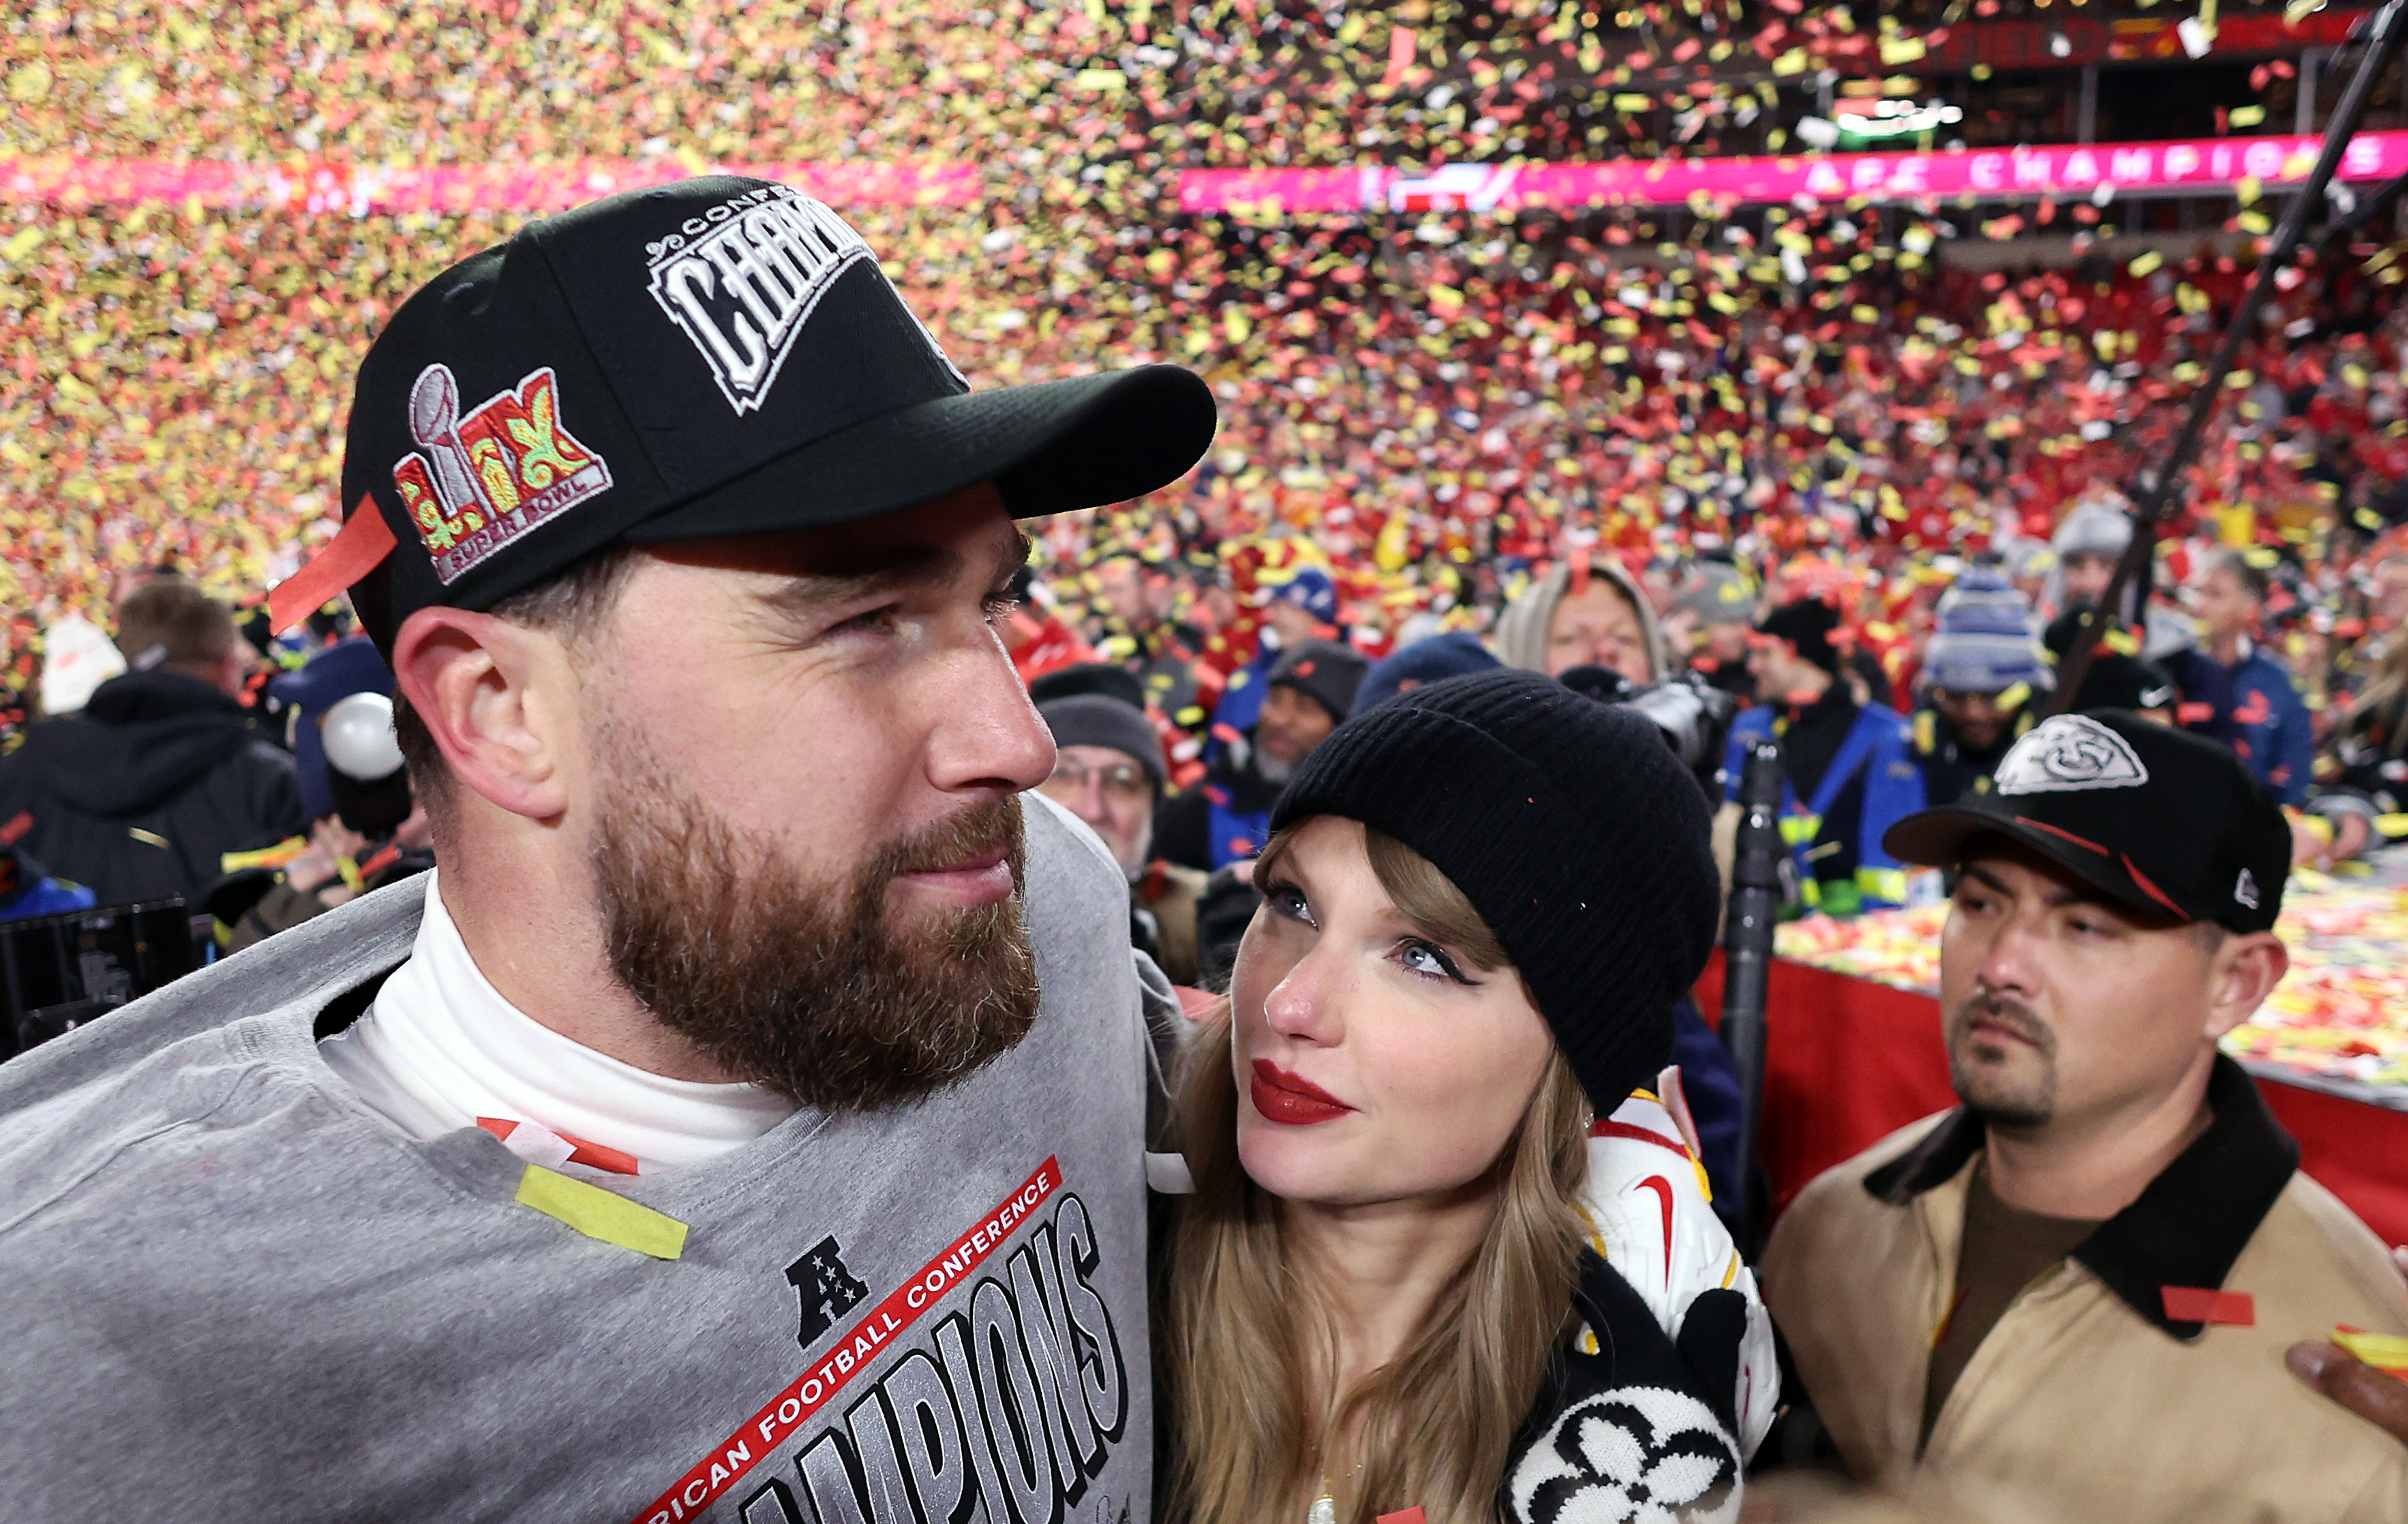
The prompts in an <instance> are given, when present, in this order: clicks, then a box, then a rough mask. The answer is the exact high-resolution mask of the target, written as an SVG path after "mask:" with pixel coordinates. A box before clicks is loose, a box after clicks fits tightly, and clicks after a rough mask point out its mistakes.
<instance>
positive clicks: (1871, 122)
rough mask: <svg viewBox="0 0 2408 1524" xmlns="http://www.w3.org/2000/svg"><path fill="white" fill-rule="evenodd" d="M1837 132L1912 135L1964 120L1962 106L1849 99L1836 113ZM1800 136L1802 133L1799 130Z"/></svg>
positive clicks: (1884, 135) (1894, 135)
mask: <svg viewBox="0 0 2408 1524" xmlns="http://www.w3.org/2000/svg"><path fill="white" fill-rule="evenodd" d="M1837 115H1838V117H1839V122H1838V123H1837V125H1838V127H1839V130H1840V132H1841V133H1842V135H1844V136H1846V137H1861V138H1870V139H1880V138H1885V137H1915V136H1917V135H1919V134H1922V133H1928V132H1934V131H1937V130H1938V129H1939V128H1942V127H1944V126H1949V125H1952V124H1953V123H1956V122H1962V121H1964V120H1965V112H1964V108H1961V107H1956V106H1949V105H1945V104H1943V103H1942V102H1938V101H1934V102H1933V103H1931V104H1930V105H1928V106H1921V105H1917V104H1915V103H1914V102H1912V101H1892V100H1882V101H1861V102H1859V101H1851V102H1849V103H1848V104H1847V105H1846V106H1843V107H1842V108H1840V110H1839V111H1838V113H1837ZM1800 136H1801V137H1802V136H1803V133H1802V132H1801V133H1800Z"/></svg>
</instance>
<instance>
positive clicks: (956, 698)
mask: <svg viewBox="0 0 2408 1524" xmlns="http://www.w3.org/2000/svg"><path fill="white" fill-rule="evenodd" d="M956 664H957V665H956V680H955V681H953V682H951V683H944V684H942V685H941V686H940V687H939V689H938V691H937V693H936V694H935V695H934V696H933V697H935V700H936V702H938V704H939V706H940V708H939V712H938V714H937V715H936V716H935V719H936V725H937V734H936V737H935V739H934V742H933V745H932V748H931V765H930V773H931V776H932V780H933V781H934V782H935V783H936V784H937V785H938V786H939V787H940V788H943V789H946V790H947V791H949V792H951V791H956V790H963V789H979V788H992V789H995V790H996V791H998V792H1001V793H1008V794H1019V793H1025V791H1027V790H1029V789H1032V788H1035V787H1036V786H1037V785H1038V784H1041V783H1043V782H1045V780H1046V779H1048V778H1050V777H1052V776H1053V775H1054V734H1053V732H1052V731H1050V730H1048V729H1046V728H1045V722H1044V721H1043V720H1042V719H1040V718H1039V717H1038V713H1037V706H1036V705H1035V704H1033V703H1031V702H1030V701H1029V698H1028V690H1027V689H1026V688H1025V687H1023V686H1021V684H1020V679H1019V675H1018V674H1017V673H1015V672H1014V671H1013V670H1012V667H1011V658H1010V657H1008V656H1006V655H1005V654H1003V650H1002V647H1001V646H1000V645H996V646H994V647H992V648H990V649H988V650H984V651H968V652H964V653H962V654H960V656H959V657H957V658H956Z"/></svg>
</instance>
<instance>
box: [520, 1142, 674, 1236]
mask: <svg viewBox="0 0 2408 1524" xmlns="http://www.w3.org/2000/svg"><path fill="white" fill-rule="evenodd" d="M518 1200H519V1203H520V1204H521V1205H522V1206H531V1207H533V1208H535V1209H536V1210H537V1211H538V1212H540V1213H542V1214H543V1215H545V1216H547V1217H552V1218H554V1219H556V1220H557V1221H560V1222H564V1223H566V1224H567V1225H568V1226H569V1227H571V1228H574V1229H577V1230H578V1231H579V1232H581V1233H583V1234H584V1235H585V1236H586V1237H588V1238H598V1239H600V1240H601V1241H602V1242H603V1243H605V1244H618V1245H619V1246H620V1247H621V1248H623V1249H633V1250H635V1251H636V1252H637V1253H638V1254H649V1255H651V1256H652V1258H655V1259H674V1258H678V1256H680V1255H681V1254H683V1253H684V1252H685V1224H683V1223H681V1222H680V1221H678V1220H677V1219H676V1218H675V1217H671V1216H667V1215H663V1214H661V1213H658V1212H655V1211H653V1210H652V1208H651V1207H648V1206H644V1205H642V1204H640V1203H638V1202H636V1201H628V1200H627V1199H626V1198H625V1197H624V1196H619V1195H615V1194H613V1193H612V1192H609V1191H607V1190H604V1189H603V1188H602V1187H601V1186H589V1185H587V1184H586V1183H585V1182H584V1181H582V1180H572V1179H570V1178H569V1177H568V1176H566V1175H565V1174H562V1173H561V1172H559V1171H557V1170H547V1169H545V1168H543V1167H542V1166H541V1165H539V1164H530V1165H528V1166H527V1168H526V1173H525V1174H523V1175H522V1176H520V1178H519V1195H518Z"/></svg>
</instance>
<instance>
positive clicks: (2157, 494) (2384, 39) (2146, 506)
mask: <svg viewBox="0 0 2408 1524" xmlns="http://www.w3.org/2000/svg"><path fill="white" fill-rule="evenodd" d="M2403 6H2408V0H2385V3H2384V7H2383V8H2382V9H2381V10H2379V11H2377V12H2375V14H2374V19H2373V22H2372V24H2371V25H2370V26H2369V28H2368V31H2367V34H2366V40H2365V48H2366V54H2365V56H2364V57H2363V58H2361V59H2359V60H2358V72H2357V73H2356V74H2355V75H2353V76H2351V77H2350V81H2349V89H2348V91H2347V92H2346V93H2343V96H2342V100H2341V105H2340V106H2339V107H2338V108H2335V109H2334V111H2333V117H2332V121H2331V122H2329V124H2327V126H2326V128H2325V137H2324V145H2323V147H2322V149H2321V150H2320V151H2318V152H2317V154H2316V163H2315V168H2313V169H2311V170H2309V171H2308V178H2307V179H2306V180H2303V181H2301V182H2300V188H2299V191H2298V193H2297V194H2294V195H2293V196H2292V197H2291V204H2290V206H2289V207H2288V208H2286V209H2285V210H2284V213H2283V222H2282V225H2280V226H2279V227H2277V228H2276V229H2275V230H2274V240H2273V242H2272V244H2270V245H2269V246H2268V247H2267V250H2266V252H2265V253H2264V255H2262V256H2261V257H2260V258H2259V259H2258V261H2257V269H2256V270H2255V271H2253V272H2251V274H2250V277H2249V285H2248V289H2247V290H2245V291H2244V292H2243V293H2242V296H2241V305H2240V306H2239V307H2237V308H2235V309H2233V312H2232V321H2231V323H2229V324H2228V325H2227V326H2226V327H2225V330H2224V338H2222V339H2221V340H2220V341H2219V342H2218V343H2217V344H2216V346H2215V354H2214V358H2212V359H2211V360H2209V361H2208V365H2207V374H2205V375H2204V376H2201V377H2200V381H2199V386H2198V388H2197V389H2196V390H2194V391H2193V392H2192V393H2191V396H2190V412H2189V414H2188V416H2186V418H2184V420H2183V426H2182V432H2181V433H2179V434H2177V435H2176V436H2174V442H2173V448H2172V449H2171V450H2170V451H2168V452H2167V454H2166V460H2165V464H2164V465H2163V466H2161V467H2158V468H2157V470H2156V471H2155V472H2154V473H2152V472H2149V471H2145V470H2144V471H2143V472H2141V473H2140V475H2139V476H2138V477H2137V478H2136V479H2135V481H2134V483H2133V485H2134V488H2135V492H2134V501H2135V502H2136V503H2137V504H2138V505H2139V506H2138V507H2137V508H2136V509H2135V510H2134V511H2133V514H2132V541H2131V543H2130V544H2128V545H2127V546H2125V547H2124V554H2123V557H2122V559H2120V560H2118V561H2117V562H2116V563H2115V576H2114V580H2113V581H2112V582H2109V583H2108V584H2107V591H2106V592H2105V593H2103V594H2101V595H2100V598H2099V603H2098V606H2097V607H2096V608H2095V609H2093V610H2092V611H2090V612H2088V613H2086V614H2085V615H2084V616H2083V629H2084V631H2085V635H2087V634H2088V632H2089V631H2090V629H2091V626H2092V624H2093V622H2094V621H2103V622H2105V623H2107V624H2113V623H2114V622H2115V621H2116V620H2117V619H2118V618H2119V617H2120V615H2121V611H2122V608H2123V600H2124V595H2125V593H2126V592H2127V591H2128V589H2130V588H2132V587H2135V586H2137V585H2139V584H2140V579H2141V575H2142V572H2143V568H2146V567H2147V566H2148V565H2149V558H2150V556H2151V555H2152V554H2155V553H2156V549H2157V525H2158V524H2159V523H2160V522H2161V521H2162V520H2163V519H2164V518H2165V516H2166V510H2167V509H2168V508H2169V507H2170V506H2171V503H2172V502H2173V500H2174V498H2175V496H2176V495H2177V494H2178V493H2180V492H2181V491H2182V490H2183V488H2182V481H2183V474H2184V472H2186V471H2187V470H2188V469H2189V468H2190V461H2191V457H2192V456H2193V455H2195V454H2197V453H2199V445H2200V439H2202V438H2204V437H2205V435H2206V433H2207V422H2208V419H2209V418H2210V417H2211V416H2212V415H2213V414H2214V411H2215V404H2216V401H2217V399H2218V397H2219V396H2220V395H2222V394H2223V391H2224V378H2225V377H2226V376H2227V375H2229V374H2230V373H2231V370H2232V363H2233V361H2235V360H2236V359H2238V358H2239V357H2240V354H2241V346H2242V344H2243V343H2244V342H2245V341H2246V340H2247V339H2248V337H2249V335H2250V334H2251V333H2252V332H2253V331H2255V329H2256V328H2257V313H2258V311H2259V309H2262V308H2263V307H2264V306H2265V305H2266V298H2267V295H2269V294H2270V293H2271V292H2272V290H2273V286H2274V277H2275V276H2276V275H2278V274H2280V273H2281V272H2282V271H2283V270H2284V269H2285V268H2286V267H2287V266H2289V265H2290V263H2291V260H2292V258H2293V257H2294V256H2295V255H2296V254H2297V253H2298V252H2299V248H2300V239H2301V237H2303V236H2304V235H2305V234H2306V232H2307V226H2308V219H2309V218H2310V217H2311V216H2313V215H2314V214H2315V210H2316V208H2318V207H2319V206H2321V205H2323V203H2324V199H2325V191H2326V188H2327V187H2328V186H2329V185H2331V184H2332V181H2333V176H2334V175H2335V174H2336V173H2338V172H2339V170H2340V168H2341V160H2342V155H2343V153H2344V152H2346V151H2348V148H2349V140H2350V138H2351V137H2355V136H2356V135H2357V133H2358V123H2359V122H2362V121H2364V120H2365V118H2366V108H2367V103H2368V102H2369V101H2370V100H2371V99H2372V97H2373V94H2374V85H2375V81H2376V80H2377V79H2380V78H2381V76H2382V74H2383V71H2384V70H2385V69H2386V68H2387V67H2389V66H2390V63H2391V60H2392V58H2393V57H2394V56H2396V55H2397V54H2398V52H2399V50H2400V44H2401V36H2402V34H2403V33H2408V28H2403V27H2402V26H2401V8H2402V7H2403ZM2132 620H2133V623H2134V624H2135V625H2138V626H2139V627H2140V628H2141V629H2143V630H2145V629H2146V628H2147V625H2148V611H2147V610H2146V609H2145V608H2135V609H2134V610H2133V611H2132ZM2099 633H2100V634H2104V633H2105V631H2104V629H2103V628H2102V629H2100V631H2099ZM2098 647H2099V641H2098V640H2096V639H2085V638H2077V639H2076V640H2075V641H2074V644H2073V650H2072V652H2071V654H2069V655H2068V657H2067V659H2066V665H2065V669H2064V670H2063V671H2061V672H2059V673H2058V674H2057V691H2056V692H2054V693H2052V694H2051V695H2049V698H2048V702H2047V703H2046V704H2044V705H2043V706H2042V709H2041V714H2042V718H2046V717H2048V716H2049V715H2053V714H2062V713H2064V712H2065V711H2066V710H2067V709H2069V708H2071V706H2072V703H2073V696H2074V695H2075V694H2077V693H2079V692H2081V691H2082V682H2083V679H2085V678H2086V677H2088V676H2089V675H2090V665H2091V660H2092V657H2093V656H2094V655H2095V654H2096V653H2097V651H2098Z"/></svg>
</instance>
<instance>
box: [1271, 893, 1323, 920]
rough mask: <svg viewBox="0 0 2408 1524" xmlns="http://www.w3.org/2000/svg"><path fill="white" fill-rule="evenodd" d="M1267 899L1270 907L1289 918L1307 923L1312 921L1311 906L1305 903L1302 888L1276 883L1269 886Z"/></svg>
mask: <svg viewBox="0 0 2408 1524" xmlns="http://www.w3.org/2000/svg"><path fill="white" fill-rule="evenodd" d="M1269 899H1270V902H1271V909H1272V910H1274V911H1277V912H1278V913H1280V914H1282V915H1284V916H1286V917H1287V918H1288V919H1289V920H1292V921H1302V922H1305V923H1306V924H1308V925H1310V924H1311V923H1312V906H1311V905H1308V904H1306V903H1305V900H1304V892H1303V891H1302V890H1300V889H1297V888H1295V887H1293V886H1292V885H1289V884H1273V885H1272V886H1271V890H1270V895H1269Z"/></svg>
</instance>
